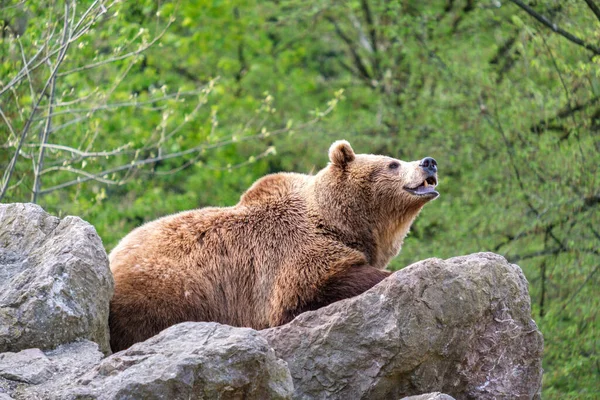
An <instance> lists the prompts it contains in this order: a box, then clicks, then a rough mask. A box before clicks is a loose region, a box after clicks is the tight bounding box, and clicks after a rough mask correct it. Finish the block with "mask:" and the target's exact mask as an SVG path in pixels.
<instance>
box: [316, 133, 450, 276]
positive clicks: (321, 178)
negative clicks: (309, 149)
mask: <svg viewBox="0 0 600 400" xmlns="http://www.w3.org/2000/svg"><path fill="white" fill-rule="evenodd" d="M329 159H330V161H331V162H330V164H329V165H328V166H327V167H326V168H324V169H323V170H321V171H320V172H319V173H318V174H317V176H316V177H315V189H314V190H315V200H316V202H317V205H318V208H319V213H320V215H321V218H322V219H323V220H324V221H327V222H329V224H328V225H330V226H331V228H332V229H334V230H335V231H337V232H339V233H340V234H341V235H342V236H344V237H348V238H349V239H348V240H350V241H353V242H355V243H356V244H357V245H358V246H359V247H361V246H362V247H363V249H362V250H363V251H365V252H366V253H367V254H368V255H369V257H368V258H369V259H370V260H369V262H370V263H371V264H372V265H373V266H376V267H384V266H385V265H386V264H387V263H388V262H389V260H390V258H392V257H394V256H395V255H396V254H397V253H398V251H399V250H400V247H401V245H402V241H403V240H404V237H405V236H406V234H407V233H408V230H409V229H410V225H411V224H412V222H413V221H414V219H415V218H416V217H417V215H418V214H419V212H420V211H421V209H422V208H423V206H424V205H425V204H427V203H428V202H429V201H431V200H433V199H435V198H437V197H438V196H439V193H438V192H437V191H436V190H435V187H436V186H437V183H438V178H437V163H436V161H435V160H434V159H433V158H431V157H426V158H423V159H421V160H419V161H411V162H406V161H401V160H398V159H395V158H391V157H387V156H380V155H372V154H355V153H354V150H353V149H352V147H351V146H350V143H348V142H347V141H345V140H339V141H336V142H334V143H333V144H332V145H331V147H330V149H329Z"/></svg>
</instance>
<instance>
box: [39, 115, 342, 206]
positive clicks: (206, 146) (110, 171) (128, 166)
mask: <svg viewBox="0 0 600 400" xmlns="http://www.w3.org/2000/svg"><path fill="white" fill-rule="evenodd" d="M334 108H335V103H332V104H330V105H329V107H328V108H327V109H326V110H325V111H323V112H322V113H319V114H318V115H317V116H316V117H315V118H313V119H311V120H309V121H307V122H306V123H304V124H302V125H299V126H297V127H296V128H295V129H304V128H306V127H308V126H310V125H312V124H314V123H316V122H317V121H319V120H320V119H321V118H323V117H324V116H325V115H327V114H329V113H330V112H331V111H333V109H334ZM290 130H291V128H282V129H278V130H274V131H271V132H261V133H258V134H255V135H251V136H244V137H240V138H238V137H235V136H232V137H231V138H230V139H227V140H222V141H219V142H216V143H213V144H203V145H199V146H195V147H192V148H190V149H187V150H183V151H179V152H175V153H170V154H164V155H161V156H160V157H150V158H146V159H143V160H139V161H132V162H131V163H129V164H125V165H121V166H118V167H114V168H110V169H107V170H105V171H102V172H98V173H96V174H90V175H89V176H86V177H85V178H83V179H81V178H79V179H74V180H71V181H68V182H64V183H61V184H59V185H56V186H52V187H50V188H47V189H43V190H41V191H40V192H39V194H40V195H42V194H46V193H50V192H53V191H56V190H59V189H64V188H66V187H69V186H73V185H77V184H80V183H84V182H87V181H90V180H98V179H97V178H101V177H103V176H106V175H109V174H113V173H116V172H120V171H124V170H130V169H133V168H136V167H139V166H142V165H147V164H152V163H155V162H158V161H164V160H169V159H173V158H177V157H182V156H186V155H189V154H193V153H198V152H201V151H203V150H209V149H214V148H218V147H223V146H227V145H229V144H233V143H239V142H245V141H249V140H253V139H257V138H258V139H261V138H266V137H269V136H274V135H279V134H281V133H285V132H289V131H290Z"/></svg>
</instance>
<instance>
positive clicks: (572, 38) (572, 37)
mask: <svg viewBox="0 0 600 400" xmlns="http://www.w3.org/2000/svg"><path fill="white" fill-rule="evenodd" d="M510 1H511V2H513V3H515V4H516V5H517V6H519V7H520V8H522V9H523V10H525V12H526V13H527V14H529V15H531V16H532V17H533V18H535V19H536V20H538V21H539V22H541V23H542V24H544V25H545V26H546V27H548V28H550V29H551V30H552V31H554V32H556V33H558V34H559V35H561V36H562V37H564V38H565V39H567V40H569V41H570V42H572V43H575V44H576V45H578V46H581V47H583V48H585V49H587V50H589V51H591V52H593V53H594V54H598V55H600V48H598V47H596V46H593V45H591V44H589V43H586V42H584V41H583V40H581V39H579V38H578V37H577V36H575V35H572V34H571V33H569V32H567V31H565V30H564V29H561V28H560V27H559V26H558V25H556V24H555V23H554V22H552V21H550V20H549V19H548V18H546V17H544V16H543V15H541V14H539V13H537V12H536V11H535V10H534V9H533V8H531V7H529V6H528V5H527V4H525V3H523V2H522V1H521V0H510Z"/></svg>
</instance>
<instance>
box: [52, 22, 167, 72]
mask: <svg viewBox="0 0 600 400" xmlns="http://www.w3.org/2000/svg"><path fill="white" fill-rule="evenodd" d="M173 21H174V19H170V20H169V22H168V23H167V25H166V26H165V28H164V29H163V30H162V32H160V33H159V34H158V36H155V37H154V38H153V39H152V40H151V41H150V42H148V43H147V44H145V45H143V46H140V47H139V48H138V49H137V50H134V51H130V52H129V53H125V54H121V55H119V56H116V57H112V58H107V59H105V60H102V61H98V62H95V63H92V64H88V65H84V66H82V67H77V68H73V69H70V70H68V71H65V72H61V73H60V74H59V75H58V76H59V77H63V76H67V75H70V74H73V73H75V72H80V71H85V70H88V69H93V68H97V67H99V66H101V65H106V64H110V63H113V62H115V61H120V60H124V59H126V58H130V57H134V56H137V55H140V54H141V53H143V52H144V51H146V50H148V49H149V48H150V47H151V46H152V45H154V44H155V43H156V42H157V41H159V40H160V39H161V38H162V37H163V36H164V34H165V33H166V32H167V29H169V27H170V26H171V24H172V23H173Z"/></svg>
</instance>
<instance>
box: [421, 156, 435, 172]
mask: <svg viewBox="0 0 600 400" xmlns="http://www.w3.org/2000/svg"><path fill="white" fill-rule="evenodd" d="M419 167H421V168H423V169H424V170H425V172H428V173H430V174H435V173H436V172H437V161H435V159H434V158H433V157H425V158H424V159H422V160H421V163H420V164H419Z"/></svg>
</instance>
